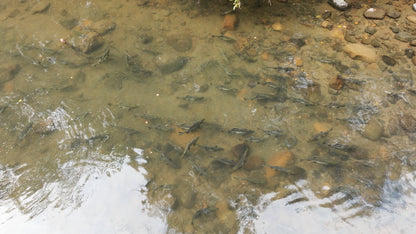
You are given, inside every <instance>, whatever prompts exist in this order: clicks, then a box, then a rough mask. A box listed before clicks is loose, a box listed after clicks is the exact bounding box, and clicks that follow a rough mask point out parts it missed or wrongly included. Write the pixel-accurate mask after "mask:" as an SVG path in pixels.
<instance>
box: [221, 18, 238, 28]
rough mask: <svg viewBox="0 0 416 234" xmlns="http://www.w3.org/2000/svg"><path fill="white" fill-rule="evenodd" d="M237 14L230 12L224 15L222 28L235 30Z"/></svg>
mask: <svg viewBox="0 0 416 234" xmlns="http://www.w3.org/2000/svg"><path fill="white" fill-rule="evenodd" d="M237 23H238V21H237V15H235V14H228V15H225V16H224V21H223V23H222V28H223V29H225V30H227V31H233V30H234V29H235V27H237Z"/></svg>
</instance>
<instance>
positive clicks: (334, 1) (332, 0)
mask: <svg viewBox="0 0 416 234" xmlns="http://www.w3.org/2000/svg"><path fill="white" fill-rule="evenodd" d="M328 4H329V5H331V6H332V7H333V8H335V9H337V10H339V11H345V10H347V9H349V8H350V7H351V5H350V4H349V3H348V2H346V1H344V0H328Z"/></svg>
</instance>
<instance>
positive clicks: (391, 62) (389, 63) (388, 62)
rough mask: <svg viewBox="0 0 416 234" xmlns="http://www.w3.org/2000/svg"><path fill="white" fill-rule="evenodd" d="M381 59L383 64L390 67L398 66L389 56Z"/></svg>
mask: <svg viewBox="0 0 416 234" xmlns="http://www.w3.org/2000/svg"><path fill="white" fill-rule="evenodd" d="M381 59H382V60H383V62H384V63H385V64H387V65H389V66H394V65H396V60H394V58H392V57H389V56H387V55H383V56H381Z"/></svg>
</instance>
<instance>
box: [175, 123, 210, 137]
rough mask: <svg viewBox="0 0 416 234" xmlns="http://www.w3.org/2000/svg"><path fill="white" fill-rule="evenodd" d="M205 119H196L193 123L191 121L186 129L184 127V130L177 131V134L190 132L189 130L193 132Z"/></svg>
mask: <svg viewBox="0 0 416 234" xmlns="http://www.w3.org/2000/svg"><path fill="white" fill-rule="evenodd" d="M204 121H205V119H202V120H200V121H197V122H195V123H193V124H192V125H191V126H190V127H189V128H188V129H186V131H185V132H179V135H182V134H184V133H190V132H194V131H196V130H198V129H199V128H201V124H202V123H203V122H204Z"/></svg>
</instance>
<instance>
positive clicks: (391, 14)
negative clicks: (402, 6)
mask: <svg viewBox="0 0 416 234" xmlns="http://www.w3.org/2000/svg"><path fill="white" fill-rule="evenodd" d="M387 16H388V17H390V18H392V19H397V18H399V17H400V16H401V14H400V13H399V12H397V11H389V12H387Z"/></svg>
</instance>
